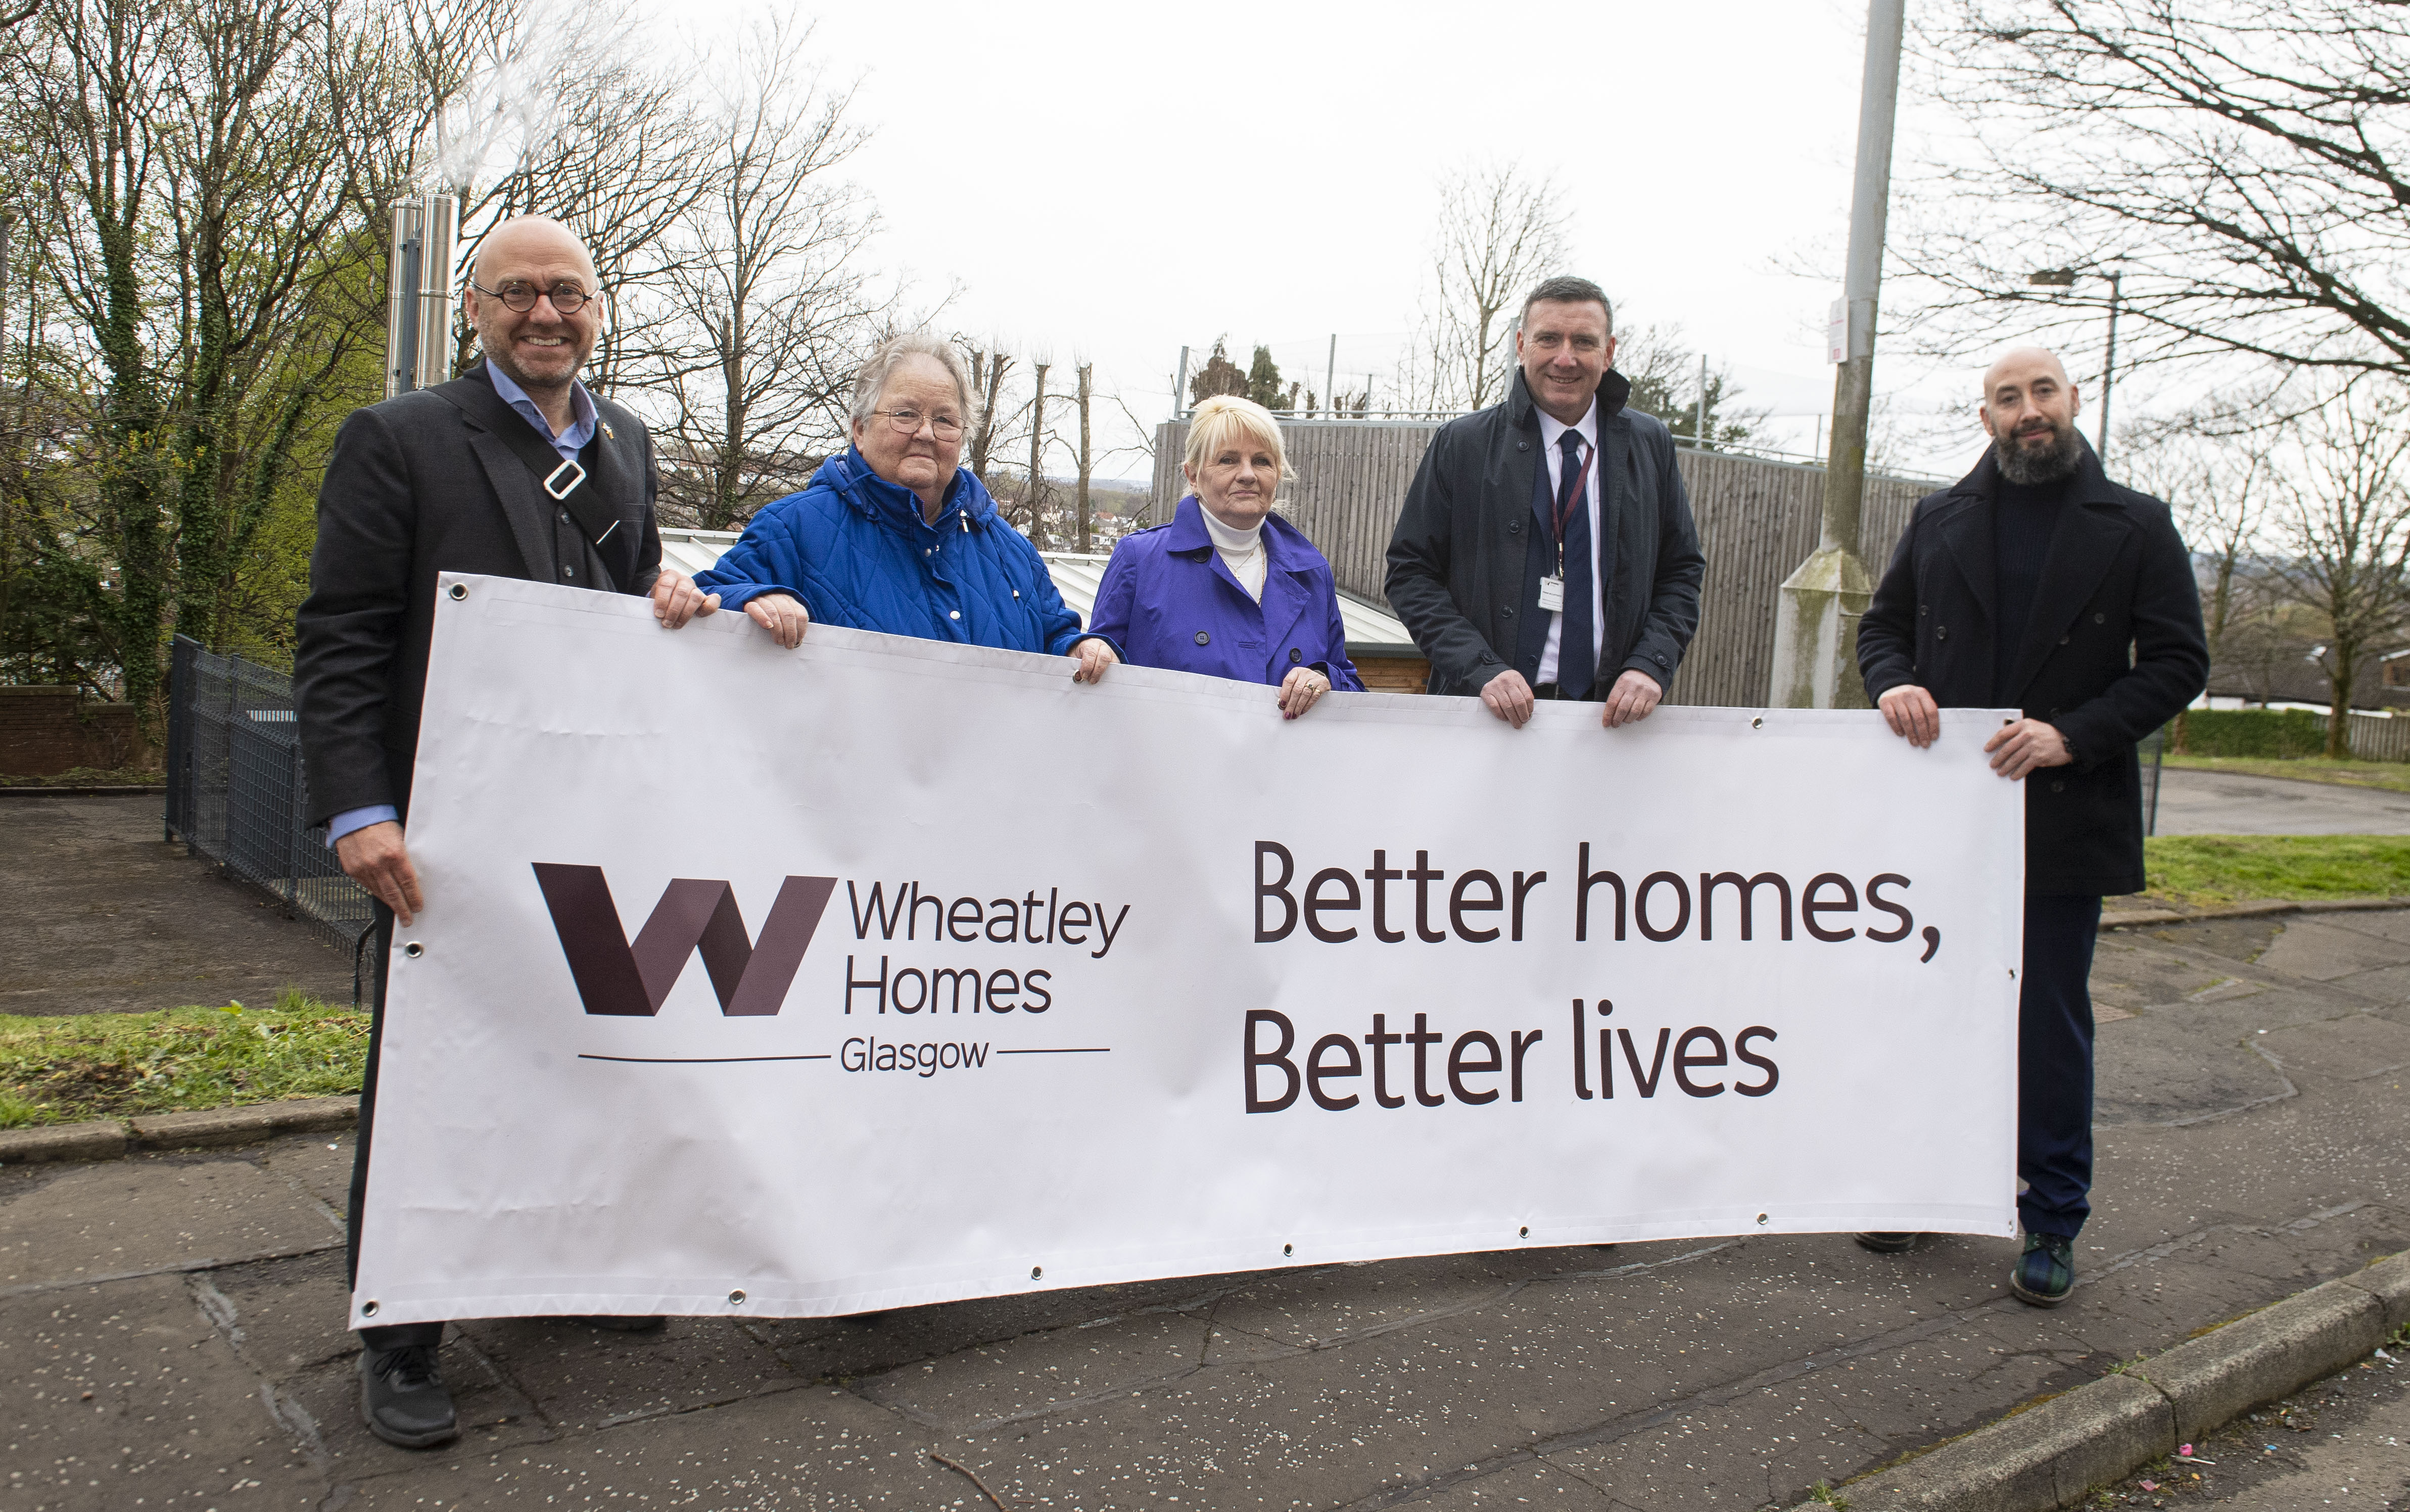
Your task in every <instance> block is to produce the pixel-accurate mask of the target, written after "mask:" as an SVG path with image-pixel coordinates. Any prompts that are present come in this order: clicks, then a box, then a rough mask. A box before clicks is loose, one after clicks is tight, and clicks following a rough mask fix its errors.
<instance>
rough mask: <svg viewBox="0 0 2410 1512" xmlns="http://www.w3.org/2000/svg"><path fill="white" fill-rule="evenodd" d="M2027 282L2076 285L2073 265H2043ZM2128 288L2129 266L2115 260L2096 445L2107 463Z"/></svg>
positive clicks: (2048, 285)
mask: <svg viewBox="0 0 2410 1512" xmlns="http://www.w3.org/2000/svg"><path fill="white" fill-rule="evenodd" d="M2025 282H2026V283H2027V284H2031V285H2033V286H2034V287H2035V288H2041V289H2071V288H2073V287H2075V269H2072V268H2043V269H2036V270H2035V271H2033V272H2031V273H2028V274H2026V275H2025ZM2125 289H2126V269H2123V268H2121V267H2119V266H2118V265H2117V264H2115V263H2112V264H2110V265H2109V351H2108V354H2107V355H2106V356H2103V357H2102V358H2101V361H2100V441H2099V443H2098V445H2096V446H2094V447H2093V448H2092V450H2093V454H2094V455H2095V456H2097V457H2098V458H2100V460H2101V462H2102V463H2103V464H2106V463H2107V462H2108V460H2109V390H2110V385H2112V384H2113V383H2115V381H2116V378H2117V306H2118V303H2119V301H2120V299H2121V298H2122V297H2123V295H2124V293H2125Z"/></svg>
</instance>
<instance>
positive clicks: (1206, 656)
mask: <svg viewBox="0 0 2410 1512" xmlns="http://www.w3.org/2000/svg"><path fill="white" fill-rule="evenodd" d="M1264 550H1265V553H1266V557H1267V560H1266V562H1265V567H1264V597H1263V602H1262V603H1256V601H1255V600H1253V599H1251V598H1249V597H1247V590H1246V589H1242V588H1241V587H1240V586H1239V580H1238V579H1237V578H1235V577H1233V576H1231V575H1230V569H1229V568H1227V567H1225V566H1224V565H1222V560H1221V559H1220V558H1219V557H1217V556H1215V555H1214V554H1213V541H1212V537H1211V536H1209V535H1207V534H1206V533H1205V519H1204V516H1203V515H1202V513H1201V512H1200V508H1199V506H1198V502H1197V500H1196V497H1195V496H1194V495H1191V496H1190V497H1188V498H1185V499H1183V500H1182V501H1180V508H1179V511H1178V512H1177V513H1176V514H1175V515H1174V516H1172V520H1171V523H1170V524H1169V525H1158V526H1156V527H1155V528H1154V529H1153V530H1151V531H1138V532H1137V533H1136V534H1133V535H1126V536H1124V537H1123V538H1122V540H1121V542H1120V543H1119V544H1118V545H1115V546H1114V547H1113V560H1112V561H1111V563H1110V564H1108V565H1107V566H1106V568H1105V579H1104V581H1103V582H1102V583H1100V584H1098V585H1097V588H1096V608H1095V610H1094V611H1093V612H1092V613H1091V614H1090V615H1089V617H1088V633H1090V634H1092V635H1103V636H1106V637H1108V638H1110V639H1111V641H1112V642H1113V644H1114V645H1116V646H1119V647H1121V648H1122V659H1123V660H1124V661H1127V662H1129V663H1130V664H1131V665H1132V666H1140V667H1169V668H1171V669H1172V670H1174V671H1176V672H1201V673H1203V674H1205V675H1206V676H1209V677H1232V678H1236V679H1237V680H1239V681H1241V682H1260V683H1270V684H1271V685H1272V686H1274V687H1278V686H1279V685H1280V681H1281V679H1282V678H1284V677H1285V676H1288V674H1289V669H1290V668H1292V667H1300V666H1303V667H1312V668H1314V670H1315V671H1317V672H1319V673H1321V674H1322V675H1323V676H1326V677H1328V678H1329V679H1330V686H1331V687H1333V688H1337V689H1343V690H1345V691H1349V692H1358V693H1360V692H1362V691H1364V679H1363V678H1361V677H1359V676H1357V675H1356V666H1355V663H1354V662H1351V661H1348V660H1347V631H1346V628H1345V627H1344V626H1343V624H1341V622H1340V619H1339V590H1338V585H1337V584H1336V583H1335V582H1334V581H1333V580H1332V578H1331V575H1330V563H1329V562H1328V561H1326V560H1323V556H1322V553H1321V552H1319V551H1317V550H1315V549H1314V543H1313V542H1311V541H1309V540H1307V539H1306V538H1305V536H1304V534H1303V533H1302V532H1300V531H1299V530H1298V528H1297V527H1296V526H1294V525H1291V524H1290V523H1289V522H1288V521H1286V520H1285V519H1283V518H1281V517H1280V516H1278V515H1270V516H1265V519H1264Z"/></svg>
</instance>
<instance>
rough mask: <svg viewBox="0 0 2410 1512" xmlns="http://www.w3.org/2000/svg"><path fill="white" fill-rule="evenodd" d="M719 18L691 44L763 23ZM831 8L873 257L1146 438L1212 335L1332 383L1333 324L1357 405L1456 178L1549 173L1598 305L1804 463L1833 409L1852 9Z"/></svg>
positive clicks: (709, 14)
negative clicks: (1185, 362)
mask: <svg viewBox="0 0 2410 1512" xmlns="http://www.w3.org/2000/svg"><path fill="white" fill-rule="evenodd" d="M703 7H704V8H702V9H701V10H700V11H697V10H692V9H689V8H687V7H683V6H682V7H680V8H679V10H678V13H677V16H678V19H677V20H676V22H675V24H676V25H678V26H680V27H691V26H694V25H696V24H697V23H698V22H700V24H701V25H702V26H704V27H706V28H707V27H711V26H713V25H715V24H716V25H718V26H719V27H722V28H725V27H729V26H733V25H735V24H738V23H740V22H742V21H743V19H744V18H745V17H747V16H748V15H758V14H760V13H761V7H760V6H759V5H758V4H753V5H748V4H743V3H739V0H703ZM657 14H665V13H661V12H657ZM798 14H801V15H806V16H809V15H813V14H815V12H814V11H812V10H811V9H810V8H808V7H806V8H804V9H802V10H800V11H799V12H798ZM817 15H818V30H817V32H816V34H815V48H814V51H816V52H817V53H818V54H819V55H820V57H821V58H822V59H823V60H824V61H825V63H826V65H827V66H828V67H829V69H830V72H831V76H832V78H834V79H836V80H854V79H858V80H859V91H858V93H857V95H856V96H855V108H854V116H853V118H854V119H855V121H856V122H858V123H859V124H862V125H864V126H866V127H868V128H870V129H871V131H872V133H873V135H872V137H871V139H870V142H869V144H868V146H867V147H866V148H865V149H864V151H863V152H862V153H860V154H859V155H858V156H857V157H856V158H855V159H854V160H853V162H852V164H851V165H850V168H849V172H850V174H851V176H852V177H853V178H854V179H855V180H857V181H858V182H860V183H861V184H862V185H863V186H864V187H865V188H867V189H868V190H869V191H870V192H871V193H872V195H873V196H875V197H876V199H877V202H878V208H879V211H880V213H881V216H882V218H883V221H884V230H883V232H882V233H881V235H880V237H879V239H878V242H877V243H876V249H875V255H876V256H877V257H878V259H879V260H880V262H881V263H882V264H883V265H886V266H889V267H894V268H900V269H907V270H909V271H910V272H911V273H912V274H913V275H914V276H915V277H916V278H917V280H918V281H919V284H920V286H921V289H922V294H923V296H924V297H926V296H933V295H935V294H936V293H937V292H939V291H941V290H943V289H944V288H945V287H946V286H948V285H949V284H957V285H959V286H960V289H961V292H960V294H959V295H958V296H957V297H956V298H955V300H954V302H953V304H952V306H951V309H950V310H949V312H948V313H947V317H946V322H945V323H946V324H947V325H949V326H950V327H953V328H956V329H960V330H964V331H966V332H971V333H993V334H995V335H998V336H1001V337H1003V338H1004V339H1006V340H1007V341H1009V342H1013V343H1015V344H1017V345H1038V344H1042V345H1044V346H1046V347H1049V348H1051V350H1052V352H1053V355H1054V356H1055V358H1056V360H1057V361H1059V362H1062V363H1064V364H1065V365H1066V366H1067V365H1068V364H1069V362H1070V361H1071V360H1072V359H1073V357H1074V356H1078V355H1085V356H1091V357H1093V359H1094V360H1095V362H1096V370H1097V383H1098V385H1099V387H1100V388H1102V389H1105V390H1107V391H1115V390H1117V391H1118V392H1119V393H1120V394H1121V395H1122V396H1123V397H1124V398H1125V400H1126V401H1127V402H1128V404H1129V406H1130V407H1131V409H1133V410H1134V411H1136V412H1137V413H1138V414H1140V416H1141V417H1143V418H1145V419H1146V420H1148V421H1150V422H1151V421H1153V420H1154V419H1157V418H1160V417H1162V416H1163V415H1164V414H1167V413H1169V408H1170V404H1171V395H1170V389H1171V383H1172V373H1173V370H1174V368H1175V367H1176V365H1177V363H1178V361H1179V353H1180V348H1181V346H1182V345H1183V343H1187V344H1189V345H1191V346H1198V347H1201V346H1204V345H1206V344H1209V343H1211V342H1212V341H1213V339H1214V338H1215V337H1216V336H1218V335H1221V334H1224V333H1227V335H1228V336H1229V337H1230V340H1231V344H1232V346H1233V348H1234V350H1235V355H1236V356H1238V358H1239V360H1240V361H1241V363H1243V362H1244V361H1245V359H1246V358H1245V353H1246V350H1247V348H1248V347H1249V346H1251V345H1252V344H1253V343H1255V342H1267V343H1270V345H1272V347H1273V348H1274V353H1275V356H1277V357H1278V358H1279V359H1280V360H1281V362H1282V364H1283V367H1284V369H1285V371H1286V373H1287V375H1289V376H1292V377H1300V378H1306V379H1307V380H1308V381H1309V382H1310V383H1311V385H1312V386H1314V387H1315V388H1316V389H1320V388H1321V387H1322V386H1323V385H1322V372H1323V369H1324V366H1325V363H1326V359H1327V353H1328V343H1329V339H1330V337H1331V336H1332V335H1333V334H1334V333H1335V334H1337V335H1338V336H1339V338H1340V367H1341V371H1342V375H1343V381H1342V383H1341V385H1340V386H1341V388H1342V389H1343V390H1344V389H1345V388H1347V386H1348V385H1347V383H1346V382H1345V375H1346V372H1347V370H1348V369H1349V368H1351V367H1353V368H1355V369H1356V370H1357V371H1363V370H1365V369H1367V368H1369V367H1372V366H1374V365H1376V364H1377V365H1381V366H1386V365H1387V363H1388V362H1389V361H1390V360H1391V359H1392V358H1393V356H1394V355H1395V353H1396V350H1397V348H1398V346H1399V344H1400V343H1401V342H1402V340H1403V338H1404V336H1405V333H1406V332H1407V331H1408V330H1409V329H1410V328H1411V327H1412V326H1413V324H1414V321H1415V315H1416V297H1417V294H1418V293H1419V291H1420V288H1421V284H1422V279H1423V269H1424V265H1425V263H1426V260H1427V247H1428V243H1429V237H1430V225H1431V224H1432V220H1433V214H1434V209H1435V205H1436V202H1437V196H1436V191H1435V188H1434V182H1433V181H1434V176H1435V175H1436V173H1437V172H1438V171H1439V170H1440V169H1441V168H1443V167H1445V166H1447V165H1450V164H1454V163H1461V162H1464V161H1467V160H1470V159H1482V158H1488V159H1493V160H1511V161H1513V162H1515V163H1516V164H1517V165H1519V166H1520V167H1522V168H1524V169H1525V170H1526V171H1528V172H1530V173H1532V174H1534V175H1539V174H1546V175H1551V176H1553V177H1554V179H1555V181H1556V182H1557V184H1558V186H1559V188H1560V189H1561V192H1562V195H1563V199H1564V204H1565V207H1566V208H1567V210H1569V211H1571V213H1572V216H1573V221H1574V237H1575V247H1576V248H1577V253H1576V255H1575V259H1574V266H1573V268H1572V269H1569V270H1571V271H1576V272H1580V273H1583V274H1586V275H1588V276H1590V277H1591V278H1594V279H1596V280H1598V281H1599V282H1600V283H1601V284H1604V286H1605V287H1606V289H1607V291H1608V293H1609V294H1610V296H1612V297H1613V298H1615V300H1616V301H1617V307H1618V309H1617V313H1618V320H1619V324H1621V323H1623V322H1625V321H1630V322H1633V323H1643V324H1645V323H1649V322H1657V321H1678V322H1679V323H1680V324H1681V325H1682V326H1683V327H1684V328H1685V335H1686V338H1687V340H1688V341H1689V342H1690V343H1691V344H1692V345H1693V346H1695V347H1697V348H1700V349H1703V350H1704V351H1706V353H1707V354H1708V355H1709V356H1711V357H1712V358H1714V359H1715V360H1716V361H1717V362H1719V363H1720V364H1729V365H1730V366H1731V368H1732V369H1733V371H1734V372H1735V377H1736V379H1737V380H1738V381H1739V383H1740V385H1741V386H1742V388H1743V390H1744V393H1743V395H1742V398H1741V402H1742V403H1744V404H1756V405H1761V406H1766V407H1770V408H1772V409H1774V410H1776V411H1777V412H1778V413H1779V414H1783V415H1785V416H1788V417H1792V418H1787V419H1785V420H1784V421H1782V422H1780V423H1781V424H1783V425H1784V427H1785V431H1784V434H1785V435H1786V436H1788V437H1789V438H1791V440H1790V441H1789V444H1792V445H1793V446H1795V447H1796V449H1798V450H1801V451H1805V450H1808V448H1809V445H1810V444H1811V442H1812V437H1813V435H1814V434H1815V421H1814V419H1813V418H1812V416H1813V415H1815V414H1819V413H1821V412H1822V411H1824V410H1825V409H1827V408H1828V407H1829V405H1830V402H1831V394H1832V370H1831V369H1830V368H1829V367H1827V366H1826V365H1825V363H1824V353H1823V324H1824V317H1825V311H1826V308H1827V306H1828V305H1829V303H1830V302H1831V300H1832V299H1833V298H1835V297H1837V295H1838V293H1839V292H1840V291H1839V269H1840V263H1841V253H1842V248H1843V245H1844V242H1845V240H1846V236H1847V229H1848V215H1849V197H1850V169H1851V157H1852V154H1853V153H1854V150H1855V140H1856V130H1857V109H1858V88H1859V78H1860V72H1861V67H1862V64H1863V61H1864V47H1865V44H1864V40H1863V27H1864V19H1865V17H1864V7H1863V5H1862V4H1861V5H1852V4H1846V3H1837V0H1807V3H1806V4H1775V3H1765V0H1722V3H1698V0H1693V3H1691V4H1687V5H1663V4H1658V5H1650V6H1638V5H1629V4H1608V5H1584V6H1578V7H1565V8H1564V10H1563V20H1562V21H1561V22H1549V21H1547V20H1546V13H1545V11H1534V12H1532V15H1531V16H1530V17H1528V18H1517V13H1516V12H1515V11H1514V10H1512V9H1510V8H1506V7H1468V6H1463V5H1439V4H1424V3H1408V4H1397V3H1391V4H1384V5H1363V4H1352V5H1326V4H1320V3H1317V0H1287V3H1280V4H1274V3H1265V0H1225V3H1222V4H1217V5H1212V6H1194V7H1182V6H1163V7H1154V6H1139V7H1134V6H1130V5H1128V4H1064V3H1036V0H1017V3H1005V4H997V3H994V0H982V3H979V4H970V3H964V0H916V3H914V4H911V5H908V6H906V7H881V6H849V7H841V8H837V9H832V10H828V11H822V12H817ZM1518 21H1519V23H1517V24H1502V22H1518ZM656 24H661V22H656ZM1911 109H1912V108H1911ZM1914 126H1915V123H1914V119H1913V115H1911V118H1910V120H1909V124H1908V126H1907V128H1906V129H1905V131H1904V134H1903V139H1902V151H1903V152H1906V151H1908V150H1909V149H1910V145H1911V141H1912V138H1913V136H1914ZM1801 270H1805V276H1803V273H1802V271H1801ZM1886 355H1888V356H1890V358H1891V360H1889V361H1885V360H1884V357H1885V356H1886ZM1199 360H1201V354H1200V356H1199ZM1877 386H1878V389H1879V391H1880V390H1891V391H1899V390H1902V389H1908V390H1912V391H1913V393H1912V396H1911V399H1912V402H1913V403H1914V404H1916V405H1920V406H1923V407H1924V408H1926V409H1929V408H1930V407H1931V406H1932V405H1933V404H1935V403H1936V402H1938V401H1939V400H1943V399H1946V398H1948V397H1950V396H1952V395H1953V394H1955V393H1957V392H1961V391H1970V390H1971V388H1972V377H1971V375H1962V374H1954V373H1937V372H1935V371H1932V370H1931V369H1930V368H1929V367H1927V366H1926V365H1924V364H1922V363H1920V362H1917V361H1915V360H1913V359H1910V358H1909V357H1907V356H1905V355H1904V354H1902V353H1899V352H1896V351H1895V352H1892V353H1890V354H1884V353H1882V352H1880V351H1879V354H1878V361H1877ZM1979 446H1980V436H1979V435H1977V434H1976V433H1975V432H1974V431H1973V429H1972V421H1971V419H1970V420H1969V422H1968V430H1967V441H1966V443H1965V444H1964V445H1963V446H1958V447H1955V448H1949V447H1944V446H1937V445H1934V444H1930V443H1928V444H1925V445H1923V446H1921V447H1918V448H1916V449H1915V450H1913V451H1912V452H1906V453H1895V456H1894V457H1893V458H1892V461H1893V463H1894V465H1895V466H1900V467H1904V468H1909V469H1912V470H1915V471H1923V472H1946V473H1950V474H1952V475H1954V474H1955V473H1956V472H1958V471H1961V470H1963V468H1964V467H1965V466H1967V465H1968V464H1969V463H1971V461H1972V459H1973V457H1974V455H1975V453H1976V452H1977V450H1978V449H1979ZM1137 465H1138V464H1136V463H1135V462H1125V463H1123V464H1122V465H1121V466H1119V467H1117V468H1115V469H1114V471H1116V472H1128V471H1134V470H1135V468H1136V466H1137Z"/></svg>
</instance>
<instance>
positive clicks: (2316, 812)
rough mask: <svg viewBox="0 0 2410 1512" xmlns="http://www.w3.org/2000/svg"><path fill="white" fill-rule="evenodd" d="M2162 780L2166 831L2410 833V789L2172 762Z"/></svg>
mask: <svg viewBox="0 0 2410 1512" xmlns="http://www.w3.org/2000/svg"><path fill="white" fill-rule="evenodd" d="M2142 778H2143V781H2144V782H2145V783H2146V784H2147V783H2148V782H2149V780H2150V774H2149V773H2148V772H2145V773H2143V775H2142ZM2159 784H2160V785H2159V828H2158V833H2159V834H2161V835H2410V792H2385V791H2383V790H2382V789H2376V788H2345V787H2339V786H2335V785H2333V784H2330V783H2324V782H2301V781H2296V780H2294V779H2292V778H2280V777H2243V776H2241V775H2239V774H2236V773H2233V772H2200V771H2180V770H2178V769H2176V768H2174V767H2167V768H2164V769H2162V770H2161V772H2160V774H2159Z"/></svg>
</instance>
